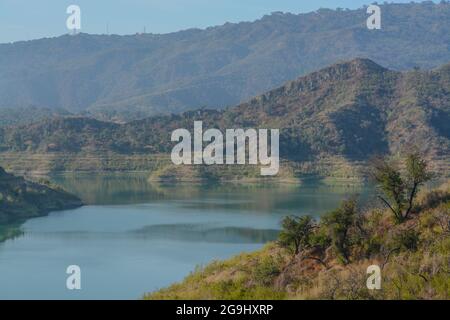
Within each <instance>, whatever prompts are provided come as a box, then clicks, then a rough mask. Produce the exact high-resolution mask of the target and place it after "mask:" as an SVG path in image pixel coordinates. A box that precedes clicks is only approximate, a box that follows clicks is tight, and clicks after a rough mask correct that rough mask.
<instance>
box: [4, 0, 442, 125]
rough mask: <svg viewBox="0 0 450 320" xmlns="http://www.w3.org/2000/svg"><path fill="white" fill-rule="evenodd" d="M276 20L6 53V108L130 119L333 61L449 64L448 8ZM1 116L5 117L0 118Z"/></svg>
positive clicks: (72, 41) (237, 97)
mask: <svg viewBox="0 0 450 320" xmlns="http://www.w3.org/2000/svg"><path fill="white" fill-rule="evenodd" d="M380 6H381V10H382V19H383V20H382V21H383V22H382V29H381V30H376V31H371V30H368V29H367V27H366V20H367V18H368V15H367V13H366V8H360V9H357V10H343V9H339V10H330V9H320V10H317V11H315V12H310V13H304V14H291V13H279V12H278V13H274V14H271V15H266V16H264V17H262V18H261V19H259V20H256V21H253V22H242V23H235V24H234V23H226V24H224V25H222V26H216V27H211V28H207V29H204V30H199V29H190V30H185V31H180V32H175V33H170V34H161V35H159V34H138V35H133V36H116V35H88V34H79V35H77V36H69V35H65V36H61V37H57V38H46V39H40V40H33V41H26V42H16V43H12V44H1V45H0V57H2V59H0V71H1V72H0V109H2V108H12V109H15V108H27V107H28V106H30V105H32V106H36V107H39V108H49V109H63V110H64V111H65V112H70V113H74V114H85V115H87V116H89V117H96V118H98V119H103V120H111V119H113V120H117V121H119V120H120V121H124V120H125V121H129V120H133V119H142V118H145V117H148V116H151V115H156V114H170V113H181V112H185V111H187V110H193V109H198V108H201V107H206V108H209V109H222V108H224V107H227V106H232V105H236V104H239V103H241V102H243V101H246V100H248V99H249V98H251V97H252V96H255V95H259V94H261V93H263V92H265V91H267V90H270V89H272V88H274V87H277V86H280V85H281V84H282V83H283V82H285V81H288V80H290V79H293V78H295V77H297V76H299V75H306V74H308V73H310V72H312V71H315V70H318V69H320V68H323V67H325V66H327V65H330V64H332V63H335V62H336V61H346V60H350V59H353V58H355V57H364V58H369V59H371V60H373V61H375V62H377V63H379V64H381V65H383V66H385V67H387V68H389V69H392V70H409V69H412V68H414V67H418V68H422V69H426V70H428V69H432V68H435V67H437V66H439V65H442V64H444V63H447V62H448V61H450V49H449V43H450V33H449V32H448V30H449V29H450V3H448V2H441V3H440V4H434V3H433V2H431V1H428V2H422V3H409V4H383V5H380ZM0 114H1V112H0Z"/></svg>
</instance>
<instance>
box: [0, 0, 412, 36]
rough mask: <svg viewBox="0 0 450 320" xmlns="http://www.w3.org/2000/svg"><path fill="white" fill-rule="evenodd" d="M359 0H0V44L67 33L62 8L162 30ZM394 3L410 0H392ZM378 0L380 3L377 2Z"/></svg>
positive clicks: (89, 21) (87, 27)
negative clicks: (79, 10) (70, 7)
mask: <svg viewBox="0 0 450 320" xmlns="http://www.w3.org/2000/svg"><path fill="white" fill-rule="evenodd" d="M372 2H373V1H370V0H369V1H363V0H69V1H67V0H0V43H4V42H12V41H18V40H29V39H36V38H42V37H52V36H58V35H61V34H64V33H67V29H66V24H65V22H66V19H67V14H66V8H67V7H68V6H69V5H71V4H76V5H79V6H80V7H81V11H82V30H81V31H82V32H85V33H96V34H103V33H106V26H107V25H109V31H110V33H114V34H134V33H136V32H142V31H143V29H144V26H145V27H146V30H147V32H152V33H167V32H173V31H178V30H182V29H187V28H194V27H196V28H205V27H208V26H214V25H221V24H224V23H225V22H239V21H251V20H255V19H258V18H260V17H261V16H263V15H264V14H268V13H270V12H273V11H285V12H292V13H301V12H309V11H314V10H317V9H319V8H320V7H323V8H333V9H334V8H337V7H342V8H351V9H354V8H360V7H362V6H363V5H365V4H370V3H372ZM395 2H396V3H400V2H410V0H395ZM380 3H381V2H380Z"/></svg>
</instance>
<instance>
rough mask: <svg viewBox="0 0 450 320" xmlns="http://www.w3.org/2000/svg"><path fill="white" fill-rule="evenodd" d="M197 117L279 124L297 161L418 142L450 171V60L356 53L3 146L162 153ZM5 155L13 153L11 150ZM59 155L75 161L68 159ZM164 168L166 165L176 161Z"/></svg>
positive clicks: (7, 135)
mask: <svg viewBox="0 0 450 320" xmlns="http://www.w3.org/2000/svg"><path fill="white" fill-rule="evenodd" d="M195 120H201V121H203V123H204V129H205V130H206V128H211V127H216V128H220V129H222V130H224V129H226V128H246V127H255V128H280V132H281V136H280V155H281V157H282V158H283V159H285V160H289V161H291V162H295V163H300V162H301V163H305V162H307V161H314V162H315V163H319V160H320V159H323V158H333V159H336V158H340V159H343V160H344V161H355V160H362V161H367V160H368V159H369V158H370V157H371V156H372V155H373V154H397V153H399V152H401V151H403V149H404V148H405V147H407V146H408V145H410V144H414V145H417V146H420V149H421V150H420V151H422V152H424V153H425V154H426V156H427V157H428V158H431V159H433V160H441V162H443V163H444V166H443V169H442V173H443V174H446V173H447V174H448V169H449V168H448V165H447V166H445V163H447V164H448V161H447V162H446V159H448V157H449V155H450V126H449V123H450V65H445V66H443V67H441V68H439V69H436V70H434V71H423V72H421V71H417V70H416V71H411V72H406V73H400V72H395V71H390V70H387V69H385V68H382V67H381V66H379V65H377V64H375V63H374V62H372V61H370V60H365V59H356V60H353V61H350V62H345V63H338V64H335V65H332V66H330V67H328V68H325V69H323V70H320V71H318V72H315V73H312V74H310V75H308V76H305V77H301V78H299V79H297V80H294V81H291V82H288V83H286V84H285V85H284V86H282V87H280V88H277V89H275V90H272V91H269V92H268V93H266V94H264V95H261V96H258V97H255V98H254V99H252V100H250V101H249V102H247V103H244V104H241V105H239V106H236V107H233V108H228V109H226V110H224V111H213V110H198V111H189V112H186V113H184V114H181V115H170V116H156V117H151V118H148V119H144V120H139V121H133V122H130V123H125V124H118V123H112V122H103V121H99V120H95V119H91V118H84V117H68V118H63V117H60V118H57V119H47V120H45V121H41V122H37V123H35V124H30V125H25V126H18V127H12V128H4V129H2V128H0V151H4V152H19V155H20V154H22V153H23V152H28V153H29V152H32V153H45V154H49V155H51V154H55V156H57V155H58V154H62V155H63V156H64V157H65V156H66V155H67V154H77V155H79V154H84V153H97V154H98V153H100V154H103V155H108V154H110V153H111V154H117V155H136V154H138V155H139V154H140V155H143V156H144V158H145V157H155V156H157V155H159V154H167V153H169V152H170V151H171V149H172V147H173V145H174V143H172V142H171V139H170V135H171V132H172V131H173V130H175V129H178V128H187V129H189V130H192V126H193V123H194V121H195ZM0 157H1V158H3V159H5V154H1V153H0ZM23 157H24V156H23V154H22V155H21V156H20V158H23ZM1 158H0V159H1ZM113 158H114V157H113V156H111V159H113ZM16 161H20V159H16ZM99 161H100V160H99ZM110 162H111V161H110ZM332 162H333V161H332ZM169 164H170V162H169V163H167V165H169ZM58 165H59V166H62V169H67V170H70V168H68V167H64V161H59V163H58ZM294 166H295V165H294ZM292 167H293V166H289V168H292ZM110 168H112V169H114V168H113V167H110ZM148 169H149V170H150V169H151V170H153V169H154V166H153V165H152V167H151V168H148ZM159 169H161V173H162V174H164V172H168V173H170V172H171V170H172V169H171V168H170V167H166V169H162V168H159ZM159 169H158V170H159ZM195 170H197V168H196V169H195ZM202 170H203V169H202ZM205 170H206V171H208V170H209V169H205ZM197 171H198V170H197ZM195 174H197V175H201V174H202V173H201V172H197V173H195ZM211 174H214V173H211Z"/></svg>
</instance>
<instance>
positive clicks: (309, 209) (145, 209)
mask: <svg viewBox="0 0 450 320" xmlns="http://www.w3.org/2000/svg"><path fill="white" fill-rule="evenodd" d="M52 180H53V181H54V182H56V183H59V184H61V185H63V186H64V187H65V188H66V189H68V190H69V191H71V192H73V193H75V194H77V195H78V196H80V197H81V198H82V199H83V200H84V202H85V203H86V204H87V205H86V206H85V207H82V208H79V209H76V210H67V211H62V212H53V213H51V214H50V215H49V216H48V217H42V218H36V219H31V220H29V221H27V222H26V223H25V224H24V225H23V230H24V235H23V236H21V237H19V238H16V239H13V240H8V241H6V242H4V243H1V244H0V299H16V298H20V299H138V298H140V297H141V296H142V295H143V294H144V293H145V292H149V291H153V290H156V289H158V288H162V287H165V286H168V285H170V284H172V283H173V282H176V281H180V280H182V279H183V278H184V277H185V276H186V275H188V274H189V272H191V271H193V270H194V269H195V267H196V266H198V265H204V264H207V263H208V262H210V261H212V260H214V259H225V258H228V257H231V256H233V255H235V254H238V253H240V252H243V251H253V250H256V249H258V248H261V247H262V246H263V244H264V243H265V242H267V241H270V240H273V239H275V237H276V235H277V232H278V229H279V224H280V220H281V219H282V217H284V216H286V215H290V214H296V215H302V214H311V215H314V216H317V217H319V216H320V215H321V214H323V213H324V212H326V211H327V210H329V209H332V208H334V207H336V206H337V205H338V203H339V201H341V200H342V199H344V198H345V197H347V196H349V195H352V194H355V193H359V194H360V195H361V197H363V198H365V197H366V196H365V195H367V193H368V188H367V187H362V186H348V185H335V186H326V185H324V184H322V183H320V182H318V181H311V182H308V183H305V184H303V185H301V186H298V185H290V184H286V185H276V186H269V185H266V186H262V185H232V184H230V185H225V186H217V185H190V184H182V185H161V184H155V183H150V182H148V181H147V179H146V176H145V175H143V174H127V175H125V174H121V175H104V174H102V175H100V174H99V175H92V174H89V175H87V174H78V175H65V176H56V177H53V178H52ZM69 265H78V266H80V268H81V286H82V289H81V290H74V291H70V290H68V289H66V279H67V276H68V275H67V274H66V268H67V267H68V266H69Z"/></svg>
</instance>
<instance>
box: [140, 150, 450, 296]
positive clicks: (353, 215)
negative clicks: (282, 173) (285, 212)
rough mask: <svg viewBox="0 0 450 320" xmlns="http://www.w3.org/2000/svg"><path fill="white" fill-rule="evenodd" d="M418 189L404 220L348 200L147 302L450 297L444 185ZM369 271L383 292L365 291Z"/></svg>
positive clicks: (290, 223) (449, 198) (449, 209)
mask: <svg viewBox="0 0 450 320" xmlns="http://www.w3.org/2000/svg"><path fill="white" fill-rule="evenodd" d="M408 161H410V158H409V159H407V160H406V162H408ZM385 169H386V168H385ZM394 171H395V172H396V173H397V174H399V175H402V174H408V173H407V172H408V171H409V169H404V170H403V169H402V170H400V169H395V170H394ZM403 171H405V173H403ZM388 172H389V170H387V171H386V173H388ZM423 172H425V173H427V172H428V170H427V169H426V168H424V170H423ZM377 183H378V185H379V187H380V195H381V196H383V197H387V196H388V195H389V193H390V191H388V190H387V189H386V188H385V185H384V183H383V181H378V182H377ZM416 191H417V193H414V196H413V207H412V209H411V211H410V213H409V215H408V216H407V217H405V216H404V219H398V216H397V214H396V212H393V211H392V210H390V209H389V208H386V209H384V208H381V207H378V208H361V207H360V206H359V204H358V202H357V201H356V200H355V199H353V198H350V199H348V200H345V201H343V202H342V204H341V206H340V207H339V208H337V209H335V210H333V211H331V212H329V213H328V214H327V215H325V216H324V217H323V218H322V219H321V220H320V221H319V222H316V221H314V220H313V219H312V218H311V217H308V216H303V217H286V218H285V219H284V220H283V222H282V228H283V229H282V231H281V233H280V235H279V241H278V242H275V243H270V244H268V245H267V246H266V247H265V248H263V249H262V250H260V251H258V252H255V253H249V254H247V253H246V254H241V255H240V256H238V257H235V258H232V259H230V260H227V261H216V262H213V263H211V264H210V265H208V266H206V267H204V268H199V269H198V270H196V271H195V272H193V273H192V274H191V275H189V276H188V277H187V278H186V279H185V280H184V281H183V282H181V283H178V284H174V285H172V286H170V287H169V288H166V289H162V290H159V291H157V292H154V293H150V294H148V295H146V296H145V298H146V299H292V298H294V299H449V298H450V277H449V273H450V183H446V184H444V185H442V186H441V187H440V188H438V189H435V190H432V191H425V192H420V187H417V188H416ZM383 205H384V203H383ZM370 265H377V266H379V268H380V269H381V279H382V286H381V290H368V288H367V287H366V281H367V279H368V276H369V275H368V274H367V267H368V266H370Z"/></svg>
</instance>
